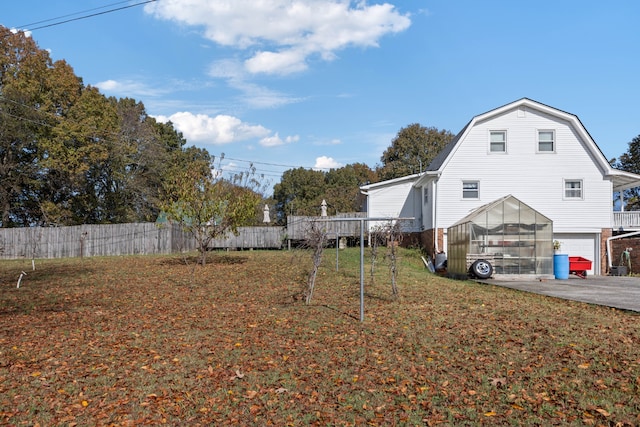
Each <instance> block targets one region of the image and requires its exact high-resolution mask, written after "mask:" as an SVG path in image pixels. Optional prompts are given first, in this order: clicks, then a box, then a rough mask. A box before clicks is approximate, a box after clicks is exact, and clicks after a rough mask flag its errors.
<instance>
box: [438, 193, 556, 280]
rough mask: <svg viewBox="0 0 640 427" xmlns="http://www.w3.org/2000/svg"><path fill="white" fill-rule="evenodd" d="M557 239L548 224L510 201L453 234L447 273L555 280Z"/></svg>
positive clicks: (477, 213)
mask: <svg viewBox="0 0 640 427" xmlns="http://www.w3.org/2000/svg"><path fill="white" fill-rule="evenodd" d="M552 237H553V222H552V221H551V220H550V219H549V218H547V217H546V216H544V215H542V214H541V213H539V212H537V211H535V210H534V209H532V208H531V207H529V206H527V205H526V204H525V203H523V202H521V201H520V200H518V199H516V198H515V197H513V196H511V195H509V196H505V197H503V198H501V199H498V200H496V201H494V202H492V203H489V204H487V205H484V206H481V207H479V208H477V209H475V210H473V211H472V212H471V213H470V214H469V215H467V216H466V217H464V218H463V219H461V220H460V221H458V222H457V223H455V224H454V225H452V226H451V227H449V228H448V230H447V239H448V252H449V253H448V254H447V270H448V273H449V275H451V276H453V277H467V276H468V275H469V274H471V275H472V276H476V277H477V278H480V279H486V278H489V277H494V278H496V279H499V278H501V277H500V276H503V277H502V278H513V277H514V275H521V276H530V277H536V278H553V277H554V275H553V243H552ZM507 275H509V276H507Z"/></svg>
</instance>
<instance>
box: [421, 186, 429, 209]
mask: <svg viewBox="0 0 640 427" xmlns="http://www.w3.org/2000/svg"><path fill="white" fill-rule="evenodd" d="M422 199H423V200H424V204H425V205H426V204H427V203H429V187H422Z"/></svg>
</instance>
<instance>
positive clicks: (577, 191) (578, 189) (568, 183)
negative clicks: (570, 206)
mask: <svg viewBox="0 0 640 427" xmlns="http://www.w3.org/2000/svg"><path fill="white" fill-rule="evenodd" d="M582 197H583V196H582V180H581V179H565V180H564V198H565V199H573V200H582Z"/></svg>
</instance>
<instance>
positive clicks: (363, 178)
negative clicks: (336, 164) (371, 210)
mask: <svg viewBox="0 0 640 427" xmlns="http://www.w3.org/2000/svg"><path fill="white" fill-rule="evenodd" d="M325 180H326V186H327V188H326V192H325V197H324V199H325V200H326V201H327V203H328V204H329V208H330V209H329V212H331V208H332V209H333V210H335V212H336V213H339V212H362V211H363V210H364V207H365V206H364V203H365V201H366V197H365V196H364V195H363V194H362V193H361V192H360V187H361V186H363V185H365V184H367V183H371V182H376V181H377V175H376V172H375V171H373V170H371V168H369V166H367V165H366V164H364V163H354V164H350V165H346V166H343V167H341V168H337V169H331V170H330V171H329V172H327V173H326V176H325Z"/></svg>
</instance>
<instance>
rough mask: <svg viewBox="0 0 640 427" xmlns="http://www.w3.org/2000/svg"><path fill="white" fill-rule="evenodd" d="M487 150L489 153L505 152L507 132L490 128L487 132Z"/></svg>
mask: <svg viewBox="0 0 640 427" xmlns="http://www.w3.org/2000/svg"><path fill="white" fill-rule="evenodd" d="M489 151H490V152H491V153H506V152H507V132H506V131H504V130H492V131H491V132H489Z"/></svg>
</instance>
